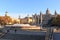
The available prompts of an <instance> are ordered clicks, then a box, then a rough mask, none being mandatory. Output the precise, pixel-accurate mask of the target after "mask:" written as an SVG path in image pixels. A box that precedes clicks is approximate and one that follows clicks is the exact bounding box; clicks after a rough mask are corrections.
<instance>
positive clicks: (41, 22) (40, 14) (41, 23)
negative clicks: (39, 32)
mask: <svg viewBox="0 0 60 40" xmlns="http://www.w3.org/2000/svg"><path fill="white" fill-rule="evenodd" d="M40 17H41V27H40V29H42V13H41V12H40Z"/></svg>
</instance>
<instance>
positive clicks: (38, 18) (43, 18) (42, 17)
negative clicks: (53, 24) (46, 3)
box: [32, 8, 57, 25]
mask: <svg viewBox="0 0 60 40" xmlns="http://www.w3.org/2000/svg"><path fill="white" fill-rule="evenodd" d="M56 16H57V12H56V10H55V12H54V15H52V14H51V13H50V10H49V9H48V8H47V10H46V13H45V14H43V13H42V12H40V14H39V15H37V14H35V15H33V16H32V18H33V20H34V21H33V24H36V25H40V24H41V23H42V24H43V25H44V24H47V23H48V21H49V20H50V19H51V18H52V17H56Z"/></svg>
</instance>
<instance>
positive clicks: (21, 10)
mask: <svg viewBox="0 0 60 40" xmlns="http://www.w3.org/2000/svg"><path fill="white" fill-rule="evenodd" d="M47 8H49V10H50V12H51V14H53V13H54V11H55V10H56V11H57V12H58V13H60V0H0V15H4V14H5V11H8V15H10V16H11V17H15V18H17V17H18V16H19V15H20V16H21V17H25V16H26V15H28V14H29V15H32V14H35V13H37V14H39V13H40V11H42V13H43V14H45V11H46V9H47Z"/></svg>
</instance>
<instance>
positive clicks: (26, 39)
mask: <svg viewBox="0 0 60 40" xmlns="http://www.w3.org/2000/svg"><path fill="white" fill-rule="evenodd" d="M2 39H12V40H45V36H40V35H24V34H10V33H8V34H6V35H4V36H3V37H2Z"/></svg>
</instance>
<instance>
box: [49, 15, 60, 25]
mask: <svg viewBox="0 0 60 40" xmlns="http://www.w3.org/2000/svg"><path fill="white" fill-rule="evenodd" d="M48 24H49V25H50V26H60V15H57V16H56V17H53V18H52V19H50V20H49V22H48Z"/></svg>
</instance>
